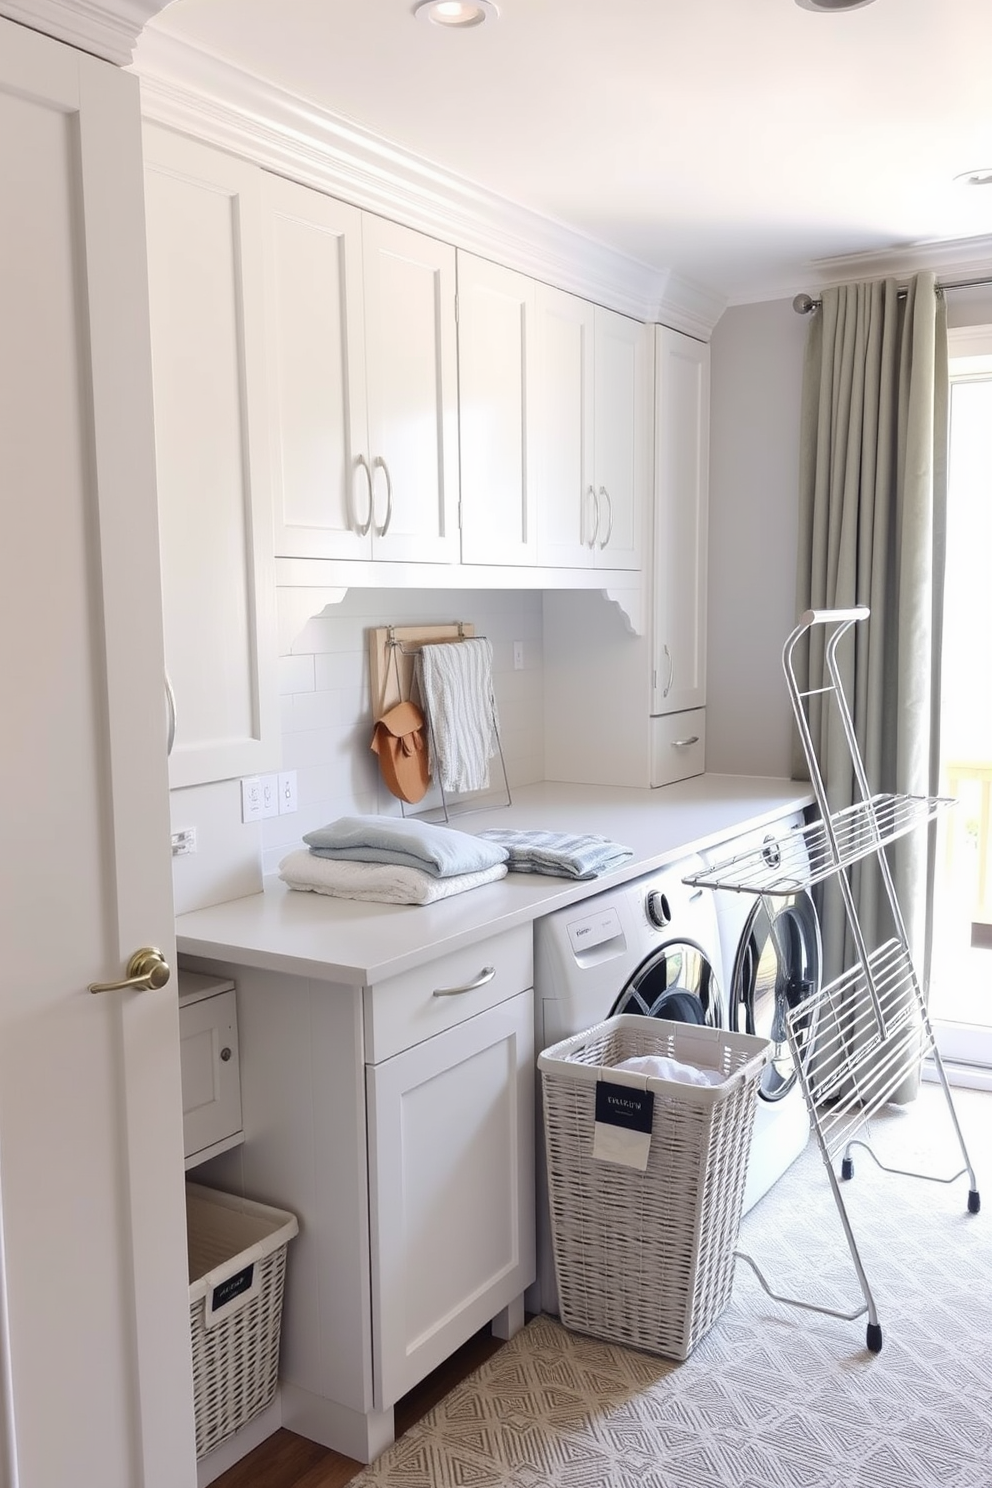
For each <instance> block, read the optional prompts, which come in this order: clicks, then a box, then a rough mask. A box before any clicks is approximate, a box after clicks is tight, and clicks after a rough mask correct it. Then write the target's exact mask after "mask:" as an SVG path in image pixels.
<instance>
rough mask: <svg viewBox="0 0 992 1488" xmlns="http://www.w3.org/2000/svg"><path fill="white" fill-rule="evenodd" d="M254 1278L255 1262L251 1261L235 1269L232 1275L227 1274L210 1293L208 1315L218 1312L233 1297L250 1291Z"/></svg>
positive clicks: (232, 1299) (231, 1300)
mask: <svg viewBox="0 0 992 1488" xmlns="http://www.w3.org/2000/svg"><path fill="white" fill-rule="evenodd" d="M254 1280H255V1263H254V1261H252V1263H251V1264H250V1265H248V1266H245V1267H244V1268H243V1269H242V1270H241V1271H236V1272H235V1273H234V1275H233V1276H229V1277H227V1279H226V1280H225V1281H222V1282H219V1283H218V1284H217V1286H215V1287H214V1288H213V1290H212V1291H211V1293H210V1307H209V1309H208V1311H209V1313H210V1315H211V1316H213V1314H214V1313H217V1312H220V1310H221V1308H222V1307H226V1306H227V1304H228V1303H229V1302H233V1301H234V1299H235V1297H241V1296H243V1295H244V1294H245V1292H250V1291H251V1289H252V1285H253V1283H254Z"/></svg>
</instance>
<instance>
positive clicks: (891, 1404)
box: [352, 1086, 992, 1488]
mask: <svg viewBox="0 0 992 1488" xmlns="http://www.w3.org/2000/svg"><path fill="white" fill-rule="evenodd" d="M955 1103H956V1109H957V1112H958V1116H959V1119H960V1121H961V1124H962V1127H963V1129H964V1133H965V1138H966V1140H967V1142H968V1144H969V1150H970V1153H971V1157H972V1161H973V1163H974V1165H975V1167H976V1169H977V1176H978V1185H979V1189H981V1186H982V1182H983V1174H984V1176H985V1181H986V1183H987V1185H988V1192H987V1194H986V1195H985V1198H986V1212H983V1213H981V1214H978V1215H969V1214H968V1213H967V1210H966V1204H967V1180H966V1179H964V1178H961V1179H958V1180H957V1182H955V1183H952V1184H947V1185H939V1184H935V1183H930V1182H921V1181H920V1180H919V1179H915V1178H905V1177H896V1176H893V1175H890V1174H886V1173H883V1172H881V1171H879V1170H878V1169H877V1168H876V1167H875V1166H874V1164H872V1162H871V1160H870V1158H868V1157H867V1155H865V1154H864V1153H861V1154H857V1156H856V1161H857V1171H856V1175H855V1178H854V1180H853V1181H852V1182H851V1183H848V1184H845V1185H844V1186H843V1192H844V1197H845V1203H846V1207H847V1212H848V1214H849V1216H850V1219H851V1224H852V1227H853V1229H854V1233H855V1237H856V1240H857V1243H858V1247H859V1249H860V1252H861V1256H862V1260H863V1263H864V1267H865V1272H866V1275H867V1278H868V1282H869V1285H870V1287H871V1288H872V1291H873V1294H874V1296H875V1301H876V1305H877V1307H878V1312H879V1319H880V1322H881V1325H882V1329H883V1336H884V1343H883V1348H882V1352H881V1353H880V1354H870V1353H868V1352H867V1350H866V1348H865V1320H864V1318H860V1319H858V1320H857V1321H855V1322H846V1321H841V1320H839V1319H834V1318H827V1317H823V1316H821V1315H818V1314H814V1313H807V1312H803V1311H799V1310H797V1309H795V1308H792V1307H784V1306H782V1305H781V1304H778V1303H776V1302H773V1301H771V1300H770V1299H769V1298H768V1297H767V1296H766V1295H765V1294H764V1292H763V1291H762V1290H761V1288H760V1286H759V1285H758V1283H757V1281H756V1280H755V1279H754V1277H753V1276H752V1274H751V1273H750V1271H749V1270H748V1269H747V1268H746V1267H744V1266H741V1265H738V1267H737V1272H736V1278H735V1283H734V1292H733V1297H732V1300H731V1303H730V1306H729V1307H728V1308H727V1310H726V1311H725V1312H724V1313H723V1315H722V1317H721V1318H720V1319H719V1320H718V1321H717V1322H716V1324H715V1325H714V1326H713V1328H712V1329H711V1330H710V1332H709V1333H708V1334H707V1335H706V1337H705V1338H704V1339H703V1340H702V1341H701V1342H700V1343H699V1345H698V1346H697V1347H696V1349H695V1351H694V1352H693V1353H692V1354H691V1356H690V1357H689V1358H688V1359H687V1360H686V1361H685V1362H684V1363H682V1364H674V1363H670V1362H668V1361H666V1360H663V1359H659V1358H657V1357H654V1356H651V1355H649V1354H645V1353H637V1352H634V1351H631V1350H628V1349H623V1348H618V1347H615V1346H613V1345H611V1344H609V1343H604V1342H598V1341H595V1340H592V1339H585V1338H580V1337H577V1336H575V1335H573V1334H571V1333H569V1332H567V1331H566V1330H565V1329H564V1328H563V1327H561V1325H560V1324H559V1323H558V1322H557V1321H556V1320H554V1319H552V1318H549V1317H543V1316H542V1317H538V1318H535V1319H534V1320H533V1321H532V1322H531V1323H530V1324H529V1325H528V1326H527V1327H526V1328H525V1329H524V1330H523V1331H522V1332H521V1333H519V1334H518V1335H517V1336H516V1338H514V1339H513V1340H512V1341H511V1342H510V1343H508V1344H507V1345H506V1346H505V1347H504V1348H502V1349H501V1350H500V1351H499V1353H498V1354H496V1355H495V1356H494V1357H493V1358H492V1359H490V1360H489V1361H488V1362H487V1363H486V1364H485V1365H483V1366H482V1368H480V1369H478V1370H477V1371H476V1372H475V1373H474V1374H473V1375H471V1376H470V1377H469V1378H468V1379H466V1380H465V1381H464V1382H463V1383H462V1384H461V1385H459V1386H458V1387H457V1388H456V1389H455V1390H454V1391H453V1392H452V1393H451V1394H450V1395H449V1396H448V1397H447V1398H446V1399H445V1400H443V1401H442V1402H441V1404H440V1405H438V1406H437V1407H436V1408H435V1409H434V1410H433V1411H432V1412H431V1413H430V1414H429V1415H428V1416H426V1417H424V1419H423V1420H422V1421H421V1422H420V1423H419V1424H418V1425H416V1426H414V1427H413V1428H412V1429H411V1430H410V1431H409V1432H407V1434H406V1435H405V1436H404V1437H402V1438H401V1439H400V1440H399V1441H398V1442H396V1443H395V1444H394V1446H392V1447H391V1448H390V1449H389V1451H387V1452H386V1453H384V1454H383V1456H382V1457H380V1458H379V1460H378V1462H376V1463H374V1464H372V1466H371V1467H368V1468H366V1469H365V1470H364V1471H363V1472H362V1473H360V1474H359V1476H358V1477H357V1478H355V1479H353V1480H352V1488H373V1485H378V1488H497V1485H499V1488H545V1485H552V1488H559V1485H560V1488H990V1484H992V1425H990V1420H992V1410H990V1407H992V1233H990V1226H992V1120H990V1117H992V1096H989V1095H984V1094H977V1093H975V1092H970V1091H962V1092H959V1093H958V1094H957V1096H956V1102H955ZM949 1135H950V1126H949V1120H948V1115H947V1106H946V1102H945V1101H944V1099H943V1096H942V1094H940V1092H939V1090H938V1089H937V1088H936V1087H933V1086H924V1091H923V1095H922V1096H921V1098H920V1100H919V1101H918V1102H916V1103H915V1104H914V1105H913V1106H911V1107H907V1108H905V1109H903V1110H894V1109H893V1110H890V1111H889V1112H886V1113H885V1114H884V1115H883V1116H882V1117H881V1118H879V1119H878V1120H877V1121H876V1122H875V1123H874V1131H873V1145H874V1146H875V1148H876V1150H877V1151H878V1153H879V1155H880V1156H881V1157H882V1160H883V1161H885V1162H888V1163H890V1164H892V1165H896V1166H900V1167H903V1168H907V1169H910V1170H912V1171H914V1172H916V1171H920V1170H926V1171H938V1172H941V1173H944V1174H946V1173H948V1172H952V1171H956V1170H957V1168H958V1167H959V1166H960V1163H959V1162H958V1161H957V1160H956V1159H957V1157H958V1150H957V1148H956V1146H953V1145H952V1146H950V1147H949V1146H948V1145H947V1141H948V1137H949ZM951 1163H953V1166H951ZM740 1248H741V1249H743V1250H746V1251H747V1252H748V1253H749V1254H751V1255H753V1256H754V1258H755V1260H756V1261H758V1263H759V1264H760V1265H761V1267H762V1270H763V1271H764V1272H765V1274H766V1277H767V1279H768V1281H769V1283H770V1284H771V1285H772V1287H773V1289H774V1290H776V1291H778V1292H783V1293H785V1294H787V1295H790V1296H801V1297H805V1298H806V1299H808V1300H811V1301H816V1302H822V1303H825V1304H826V1305H827V1306H829V1307H834V1308H837V1309H842V1310H845V1311H853V1310H854V1308H856V1307H857V1306H858V1305H859V1303H860V1291H859V1289H858V1286H857V1281H856V1278H855V1275H854V1271H853V1269H852V1266H851V1260H850V1254H849V1252H848V1249H847V1246H846V1244H845V1242H844V1237H843V1231H842V1229H841V1224H840V1219H839V1216H838V1211H837V1208H836V1206H835V1204H834V1201H833V1198H832V1195H831V1192H830V1188H829V1183H828V1180H827V1177H826V1174H825V1172H824V1170H823V1166H822V1163H821V1161H820V1157H819V1154H818V1153H817V1152H816V1150H815V1149H813V1148H812V1147H811V1148H810V1149H808V1150H807V1152H806V1154H805V1155H804V1156H803V1157H802V1158H800V1160H799V1162H798V1163H797V1164H796V1165H795V1167H794V1168H793V1169H791V1170H790V1172H789V1173H788V1175H787V1176H786V1177H785V1178H784V1179H783V1180H782V1181H781V1182H780V1183H779V1184H778V1185H777V1186H776V1187H775V1188H774V1189H773V1190H772V1192H771V1193H770V1194H769V1195H768V1196H767V1197H766V1198H765V1199H763V1200H762V1201H761V1203H760V1204H759V1205H758V1206H757V1207H756V1208H755V1209H754V1210H753V1211H752V1212H751V1214H750V1215H748V1216H747V1218H746V1219H745V1221H744V1224H743V1227H742V1232H741V1242H740Z"/></svg>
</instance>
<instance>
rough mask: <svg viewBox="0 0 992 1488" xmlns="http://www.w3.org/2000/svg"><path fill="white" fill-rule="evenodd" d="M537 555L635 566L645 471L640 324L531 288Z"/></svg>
mask: <svg viewBox="0 0 992 1488" xmlns="http://www.w3.org/2000/svg"><path fill="white" fill-rule="evenodd" d="M537 305H538V326H539V373H538V375H539V387H540V392H539V400H540V401H539V414H538V421H539V438H540V465H539V477H538V504H539V508H540V527H539V540H538V541H539V561H540V562H541V563H542V564H544V565H547V566H548V567H552V568H561V567H569V568H612V569H637V568H639V567H640V564H641V523H642V521H643V513H644V501H645V493H646V488H647V485H648V480H649V468H650V427H651V425H650V408H649V406H648V400H649V390H650V385H651V384H650V337H651V330H650V327H649V326H645V325H642V324H641V323H640V322H639V321H635V320H631V319H630V318H629V317H628V316H625V315H618V314H617V313H616V312H615V311H611V310H605V309H603V308H602V307H601V306H598V305H592V304H590V303H589V302H588V301H586V300H582V299H580V298H579V297H578V296H576V295H571V294H567V293H565V292H564V291H562V290H557V289H552V288H549V287H548V286H545V285H540V286H538V292H537Z"/></svg>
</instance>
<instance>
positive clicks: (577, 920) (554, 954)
mask: <svg viewBox="0 0 992 1488" xmlns="http://www.w3.org/2000/svg"><path fill="white" fill-rule="evenodd" d="M702 867H703V861H702V859H701V858H699V857H695V856H694V857H690V858H683V859H680V860H679V862H677V863H674V864H672V865H671V866H668V867H664V868H661V869H658V870H657V871H656V872H654V873H650V874H646V875H644V876H643V877H642V878H638V879H634V880H633V881H632V882H630V883H628V884H623V885H621V886H620V887H618V888H615V889H607V890H604V892H603V893H601V894H597V895H595V896H594V897H593V898H590V899H585V900H583V901H581V902H580V903H578V904H574V905H571V906H569V907H568V908H565V909H559V910H555V911H554V912H553V913H551V914H549V915H545V916H544V917H543V918H542V919H539V920H538V921H537V922H536V924H535V927H534V992H535V1016H536V1022H537V1027H536V1037H537V1048H538V1049H546V1048H549V1047H550V1046H551V1045H552V1044H556V1043H558V1042H559V1040H561V1039H565V1038H571V1037H572V1035H573V1034H577V1033H582V1032H584V1031H585V1029H587V1028H591V1027H592V1026H593V1025H594V1024H596V1023H601V1022H602V1021H603V1019H604V1018H609V1017H612V1016H613V1015H614V1014H615V1013H639V1014H642V1015H645V1014H647V1015H648V1016H652V1017H656V1018H671V1019H673V1020H675V1021H680V1022H689V1021H691V1022H697V1023H706V1024H708V1025H709V1026H710V1027H715V1028H724V1027H726V1026H727V1021H726V1018H727V1012H726V1001H725V997H724V993H723V966H722V962H721V957H720V938H719V931H718V928H717V916H716V907H715V895H714V894H713V893H712V892H710V891H709V890H706V889H696V888H692V887H690V886H689V885H687V884H685V883H684V882H683V879H684V878H685V877H686V876H688V875H689V874H692V873H695V872H699V871H700V870H701V869H702ZM537 1136H538V1141H537V1173H538V1206H537V1210H538V1280H537V1284H536V1288H535V1290H534V1291H532V1292H531V1293H530V1295H529V1296H528V1306H529V1307H531V1308H532V1310H534V1311H543V1312H557V1311H558V1289H557V1286H556V1284H555V1273H554V1259H553V1254H552V1247H551V1227H550V1220H549V1215H548V1203H547V1180H546V1168H545V1160H544V1132H543V1113H542V1111H541V1109H540V1102H538V1133H537Z"/></svg>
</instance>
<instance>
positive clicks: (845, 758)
mask: <svg viewBox="0 0 992 1488" xmlns="http://www.w3.org/2000/svg"><path fill="white" fill-rule="evenodd" d="M947 409H948V374H947V320H946V309H945V304H944V299H943V295H942V294H941V293H940V292H939V291H938V290H937V288H936V284H935V280H934V276H933V275H932V274H929V273H927V274H918V275H917V276H916V277H915V278H914V279H913V281H912V283H911V284H910V285H909V287H908V290H906V291H904V292H902V293H900V290H899V288H898V286H897V283H896V281H895V280H894V279H885V280H878V281H876V282H873V283H866V284H853V285H846V286H844V287H842V288H840V289H831V290H825V291H824V293H823V297H822V306H821V308H820V310H819V311H818V312H817V313H816V314H815V316H814V318H813V320H812V322H811V324H810V328H809V333H808V342H807V349H806V364H805V369H804V382H803V400H802V427H801V445H800V457H801V470H800V518H799V547H798V568H797V607H798V611H799V612H800V613H801V612H802V611H803V610H805V609H834V608H847V607H849V606H852V605H856V604H863V605H867V606H868V607H869V609H870V611H871V615H870V618H869V619H867V620H865V621H861V622H859V623H858V624H857V625H855V626H852V628H851V630H850V631H849V632H848V634H847V636H846V637H845V638H844V640H843V641H842V642H841V646H840V649H839V651H838V660H839V662H840V663H841V667H842V675H843V677H844V686H845V693H846V696H847V699H848V702H849V704H850V707H851V711H852V714H853V719H854V725H855V731H856V733H857V738H858V743H859V746H860V749H861V754H862V758H863V760H864V764H865V771H866V774H867V777H868V783H869V786H870V788H871V789H872V791H895V792H908V793H909V794H912V795H935V794H936V793H937V789H938V771H939V735H938V719H939V696H940V651H941V621H942V611H943V578H944V548H945V528H946V505H947V417H948V415H947ZM823 630H824V627H816V628H814V630H813V632H811V636H810V640H809V644H808V647H807V648H806V650H805V652H803V651H799V652H798V654H797V656H796V661H797V664H798V669H799V673H800V675H799V685H800V687H802V688H807V687H813V688H815V687H817V686H819V685H821V683H822V681H823V679H824V668H823V641H824V639H825V638H824V635H823ZM835 715H836V710H834V709H831V708H827V707H824V708H823V709H822V710H821V709H820V708H819V707H818V706H817V704H816V702H815V700H814V701H813V702H811V707H810V723H811V728H812V736H813V740H814V742H815V745H816V748H817V760H818V762H819V766H820V769H821V772H822V774H823V777H824V780H825V782H826V788H827V793H828V796H829V799H830V808H831V810H832V811H835V810H838V809H840V808H842V807H843V806H846V805H849V804H850V803H851V802H852V801H853V800H854V799H855V798H856V796H857V791H856V787H855V782H854V777H853V771H852V769H851V766H850V753H849V750H848V747H847V744H846V741H845V739H844V736H843V733H842V731H841V728H840V725H839V723H838V722H837V720H836V716H835ZM794 765H795V774H796V775H797V777H799V778H804V777H805V776H806V775H807V773H808V772H807V769H806V764H805V758H804V756H803V754H802V749H801V745H800V744H799V741H798V735H797V736H796V757H795V760H794ZM934 841H935V834H934V831H933V828H932V827H931V829H930V830H929V831H923V830H917V831H915V832H912V833H910V834H909V835H908V836H907V837H904V838H901V839H900V840H899V841H898V842H897V843H896V844H894V845H893V847H892V848H890V849H889V852H890V854H891V856H890V865H891V868H892V873H893V880H894V884H895V889H896V897H897V899H898V902H899V907H900V909H901V911H902V915H903V919H904V921H905V924H906V929H907V932H908V935H909V942H910V947H911V950H912V952H913V956H914V962H915V965H916V967H917V971H918V973H919V975H920V978H921V982H922V984H923V987H924V990H925V991H926V989H927V988H928V982H929V949H930V947H929V941H930V912H931V906H932V887H933V859H934ZM851 882H852V889H853V891H854V895H855V900H856V903H857V906H858V918H859V921H860V924H861V927H862V930H863V932H864V935H865V939H866V942H867V944H868V946H869V948H871V947H873V946H874V945H878V944H880V943H881V942H882V941H883V940H884V939H886V938H887V937H888V936H889V935H890V934H891V933H892V926H891V922H890V915H889V908H888V901H887V899H886V896H885V893H884V888H883V885H882V884H881V881H880V875H879V873H878V870H877V866H876V865H875V863H874V861H873V860H871V861H869V862H867V863H865V864H863V865H859V866H858V867H857V868H856V869H855V870H854V872H853V874H852V880H851ZM820 913H821V925H822V930H823V948H824V974H825V976H826V977H827V978H832V977H833V976H835V975H837V974H839V972H840V971H841V970H843V969H844V968H845V967H847V966H849V965H850V964H851V963H852V961H853V959H854V948H853V943H852V940H851V935H850V930H849V926H848V925H847V920H846V916H845V913H844V909H843V905H842V904H841V901H840V896H839V894H838V893H837V892H836V887H835V886H834V888H833V889H831V888H830V887H829V886H826V885H825V886H824V889H823V892H822V895H821V902H820ZM915 1092H916V1082H915V1080H910V1081H908V1082H906V1084H905V1085H904V1086H903V1087H902V1088H901V1089H900V1091H899V1092H897V1094H896V1096H895V1098H896V1099H897V1100H909V1099H911V1098H912V1097H913V1095H914V1094H915Z"/></svg>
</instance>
